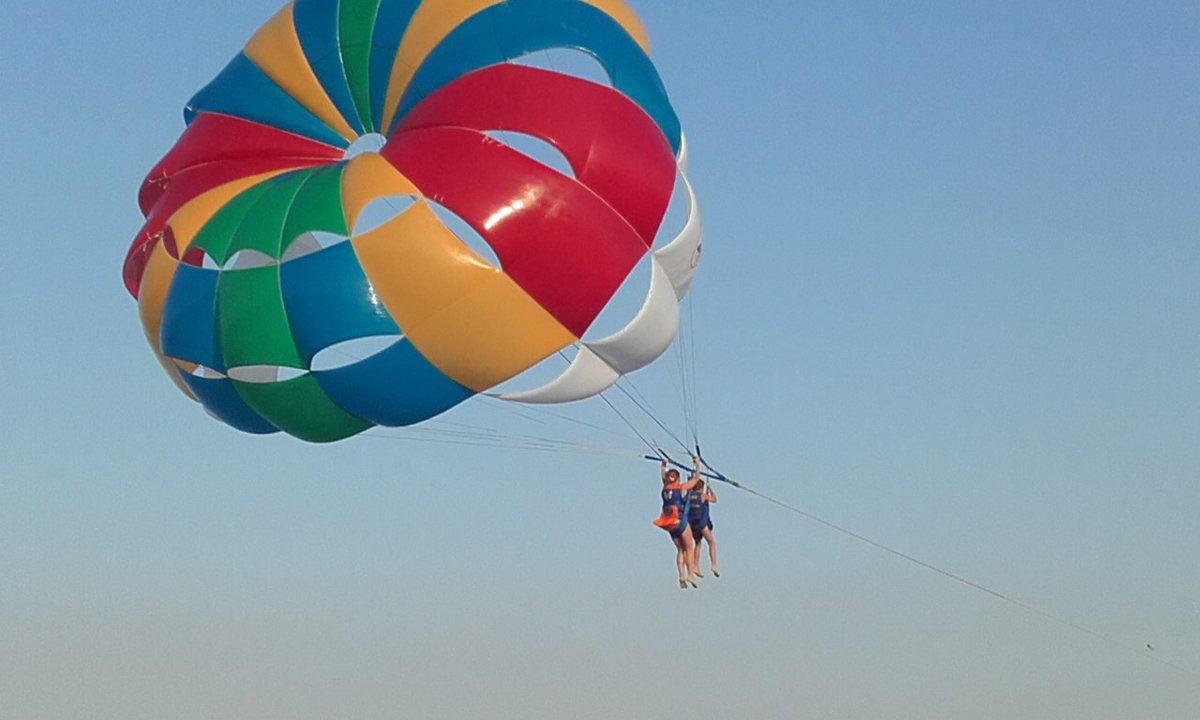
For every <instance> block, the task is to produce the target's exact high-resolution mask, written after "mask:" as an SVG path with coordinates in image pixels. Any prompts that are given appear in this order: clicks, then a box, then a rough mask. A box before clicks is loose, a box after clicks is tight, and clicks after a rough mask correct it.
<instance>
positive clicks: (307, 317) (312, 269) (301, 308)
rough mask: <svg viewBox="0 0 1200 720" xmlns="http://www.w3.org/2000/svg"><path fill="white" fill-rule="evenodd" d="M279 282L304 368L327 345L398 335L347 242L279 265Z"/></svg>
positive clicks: (289, 323) (396, 328) (293, 336)
mask: <svg viewBox="0 0 1200 720" xmlns="http://www.w3.org/2000/svg"><path fill="white" fill-rule="evenodd" d="M279 277H280V282H281V284H282V286H283V305H284V307H285V308H286V310H287V316H288V325H289V327H290V328H291V332H292V339H293V340H295V342H296V348H297V349H298V350H299V351H300V356H301V357H302V358H304V362H305V364H306V365H311V364H312V359H313V357H314V356H315V355H316V354H317V353H318V352H320V351H321V350H323V349H325V348H327V347H329V346H330V345H336V344H337V343H340V342H345V341H346V340H354V339H356V338H365V337H373V336H377V335H399V334H400V333H401V331H400V327H399V326H398V325H396V322H395V321H394V320H392V316H391V315H390V314H389V313H388V311H387V309H386V308H384V306H383V303H382V302H380V300H379V297H378V296H377V295H376V294H375V290H374V289H373V288H372V287H371V283H370V281H368V280H367V276H366V274H364V273H363V270H362V266H360V265H359V264H358V257H357V256H356V255H355V254H354V247H353V246H352V245H351V244H350V243H349V242H341V243H337V244H336V245H333V246H331V247H328V248H325V249H324V250H321V251H319V252H315V253H312V254H310V255H305V256H303V257H300V258H297V259H295V260H289V261H287V262H285V263H282V264H280V266H279Z"/></svg>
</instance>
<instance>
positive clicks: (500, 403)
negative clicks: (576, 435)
mask: <svg viewBox="0 0 1200 720" xmlns="http://www.w3.org/2000/svg"><path fill="white" fill-rule="evenodd" d="M480 397H481V398H483V399H484V400H487V401H489V404H490V405H491V406H492V407H496V408H504V409H505V410H507V411H508V412H510V413H513V414H514V415H516V416H517V417H521V418H525V419H526V420H529V421H531V422H536V423H538V424H541V425H545V424H546V421H545V420H544V419H543V418H542V417H538V415H539V414H540V415H542V416H545V417H552V418H556V419H558V420H562V421H564V422H568V423H571V424H574V425H579V426H580V427H585V428H588V429H589V430H598V431H600V432H602V433H606V434H608V435H612V436H614V437H618V438H621V439H623V440H624V439H627V436H626V435H624V434H622V433H620V432H617V431H616V430H613V429H612V428H610V427H604V426H603V425H597V424H596V423H590V422H588V421H586V420H580V419H579V418H575V417H571V416H570V415H568V414H566V413H561V412H554V411H553V410H550V408H549V406H547V405H527V406H525V410H526V412H520V411H517V410H516V409H514V408H513V405H514V403H511V402H509V401H507V400H501V399H500V398H498V397H494V396H492V395H481V396H480ZM529 411H536V412H529Z"/></svg>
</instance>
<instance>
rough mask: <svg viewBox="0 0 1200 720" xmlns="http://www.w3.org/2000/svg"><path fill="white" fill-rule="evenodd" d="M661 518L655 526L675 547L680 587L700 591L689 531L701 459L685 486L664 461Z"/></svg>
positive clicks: (696, 462) (694, 463)
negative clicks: (691, 498)
mask: <svg viewBox="0 0 1200 720" xmlns="http://www.w3.org/2000/svg"><path fill="white" fill-rule="evenodd" d="M661 474H662V514H660V515H659V516H658V517H657V518H655V519H654V525H655V526H656V527H660V528H662V529H663V530H666V531H667V533H668V534H669V535H670V536H671V543H672V544H673V545H674V546H675V568H676V570H678V571H679V587H680V588H683V589H686V588H687V586H688V585H691V586H692V587H699V586H698V585H697V584H696V576H697V575H699V572H697V567H696V557H695V547H696V543H695V540H694V539H693V538H692V533H691V530H690V528H689V527H688V493H689V492H690V491H691V489H692V488H694V487H696V485H698V484H699V483H700V459H699V458H695V457H694V458H692V475H691V477H689V478H688V479H687V481H686V482H681V481H680V479H679V471H678V470H676V469H674V468H671V469H669V470H668V469H667V461H666V459H665V458H664V459H663V461H662V468H661Z"/></svg>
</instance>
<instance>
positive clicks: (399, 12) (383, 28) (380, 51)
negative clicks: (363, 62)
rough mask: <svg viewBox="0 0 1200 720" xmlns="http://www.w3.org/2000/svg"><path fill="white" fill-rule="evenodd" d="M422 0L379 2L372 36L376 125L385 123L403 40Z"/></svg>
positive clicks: (373, 110) (374, 120)
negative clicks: (393, 77)
mask: <svg viewBox="0 0 1200 720" xmlns="http://www.w3.org/2000/svg"><path fill="white" fill-rule="evenodd" d="M421 1H422V0H383V2H382V3H380V5H379V14H378V15H377V16H376V18H375V34H374V35H373V36H372V38H371V122H372V124H373V125H374V126H375V127H376V128H380V127H381V126H382V125H383V106H384V103H386V102H387V89H388V82H389V81H390V80H391V77H392V65H393V64H394V62H395V60H396V53H397V51H398V50H399V48H400V41H401V40H402V39H403V38H404V31H405V30H407V29H408V23H409V21H410V20H412V16H413V13H415V12H416V11H417V7H418V6H419V5H420V4H421Z"/></svg>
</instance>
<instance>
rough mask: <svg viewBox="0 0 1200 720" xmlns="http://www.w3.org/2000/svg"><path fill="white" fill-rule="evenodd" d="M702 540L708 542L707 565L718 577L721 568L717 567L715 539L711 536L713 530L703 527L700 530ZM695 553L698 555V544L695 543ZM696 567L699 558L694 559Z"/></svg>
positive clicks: (698, 563) (698, 564) (698, 565)
mask: <svg viewBox="0 0 1200 720" xmlns="http://www.w3.org/2000/svg"><path fill="white" fill-rule="evenodd" d="M701 535H702V537H703V538H704V541H705V542H707V543H708V566H709V567H710V568H711V569H712V573H713V575H715V576H717V577H720V576H721V570H720V568H718V567H717V539H716V538H715V537H713V531H712V530H711V529H709V528H704V530H703V531H701ZM696 555H697V556H699V555H700V544H699V543H696ZM696 567H700V560H699V559H697V560H696Z"/></svg>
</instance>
